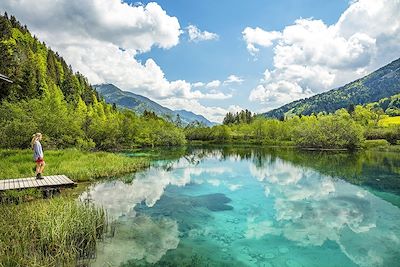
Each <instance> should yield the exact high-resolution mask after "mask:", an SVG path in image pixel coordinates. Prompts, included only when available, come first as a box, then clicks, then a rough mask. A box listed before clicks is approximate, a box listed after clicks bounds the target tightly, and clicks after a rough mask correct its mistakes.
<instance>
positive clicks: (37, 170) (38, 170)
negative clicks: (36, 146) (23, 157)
mask: <svg viewBox="0 0 400 267" xmlns="http://www.w3.org/2000/svg"><path fill="white" fill-rule="evenodd" d="M40 169H41V166H40V163H39V162H36V172H35V174H36V175H37V174H38V173H40Z"/></svg>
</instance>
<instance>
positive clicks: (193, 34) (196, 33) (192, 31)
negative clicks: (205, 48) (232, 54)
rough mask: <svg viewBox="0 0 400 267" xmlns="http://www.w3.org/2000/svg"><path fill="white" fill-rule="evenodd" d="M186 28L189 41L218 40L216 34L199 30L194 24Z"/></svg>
mask: <svg viewBox="0 0 400 267" xmlns="http://www.w3.org/2000/svg"><path fill="white" fill-rule="evenodd" d="M186 29H187V32H188V34H189V41H192V42H200V41H208V40H218V38H219V36H218V34H216V33H212V32H208V31H201V30H200V29H199V28H197V27H196V26H195V25H189V26H188V27H187V28H186Z"/></svg>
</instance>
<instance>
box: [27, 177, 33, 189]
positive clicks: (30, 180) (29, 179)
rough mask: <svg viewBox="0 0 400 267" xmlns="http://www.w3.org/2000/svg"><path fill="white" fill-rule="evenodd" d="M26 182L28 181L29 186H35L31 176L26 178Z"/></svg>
mask: <svg viewBox="0 0 400 267" xmlns="http://www.w3.org/2000/svg"><path fill="white" fill-rule="evenodd" d="M27 182H28V186H29V187H30V188H31V187H35V185H34V184H33V179H32V178H28V179H27Z"/></svg>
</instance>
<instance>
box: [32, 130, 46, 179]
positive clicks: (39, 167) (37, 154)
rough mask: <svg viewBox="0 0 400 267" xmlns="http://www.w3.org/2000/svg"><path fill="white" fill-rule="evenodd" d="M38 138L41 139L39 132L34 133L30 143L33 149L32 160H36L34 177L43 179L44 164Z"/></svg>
mask: <svg viewBox="0 0 400 267" xmlns="http://www.w3.org/2000/svg"><path fill="white" fill-rule="evenodd" d="M40 140H42V134H41V133H36V134H34V135H33V136H32V141H31V145H32V149H33V160H34V161H35V162H36V179H43V177H42V173H43V170H44V166H45V165H46V164H45V162H44V155H43V149H42V144H40Z"/></svg>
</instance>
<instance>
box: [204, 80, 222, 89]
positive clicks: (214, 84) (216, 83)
mask: <svg viewBox="0 0 400 267" xmlns="http://www.w3.org/2000/svg"><path fill="white" fill-rule="evenodd" d="M220 85H221V81H219V80H214V81H211V82H209V83H207V84H206V87H207V88H216V87H219V86H220Z"/></svg>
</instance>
